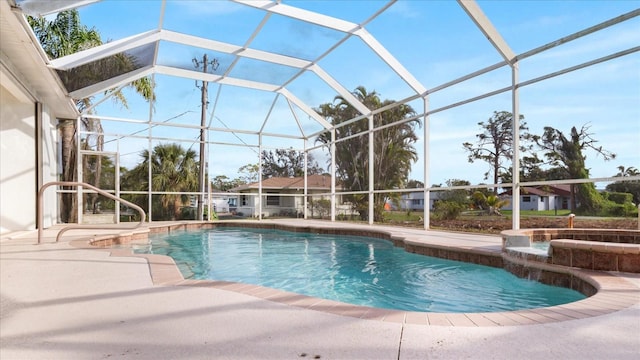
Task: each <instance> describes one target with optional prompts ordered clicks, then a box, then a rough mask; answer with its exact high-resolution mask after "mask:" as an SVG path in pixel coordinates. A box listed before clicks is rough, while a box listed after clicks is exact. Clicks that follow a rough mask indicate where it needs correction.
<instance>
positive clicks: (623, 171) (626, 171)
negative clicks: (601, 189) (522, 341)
mask: <svg viewBox="0 0 640 360" xmlns="http://www.w3.org/2000/svg"><path fill="white" fill-rule="evenodd" d="M636 175H640V171H639V170H638V169H636V168H635V167H633V166H629V167H625V166H624V165H620V166H618V173H617V174H616V175H615V176H636Z"/></svg>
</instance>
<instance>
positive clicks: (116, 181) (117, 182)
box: [113, 139, 120, 224]
mask: <svg viewBox="0 0 640 360" xmlns="http://www.w3.org/2000/svg"><path fill="white" fill-rule="evenodd" d="M115 157H116V159H115V165H116V166H115V167H116V168H115V172H116V175H115V177H116V178H115V179H113V180H114V184H115V186H114V187H115V189H114V190H115V192H116V197H117V198H118V199H120V139H118V141H116V154H115ZM115 216H116V224H120V200H116V206H115Z"/></svg>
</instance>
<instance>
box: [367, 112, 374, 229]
mask: <svg viewBox="0 0 640 360" xmlns="http://www.w3.org/2000/svg"><path fill="white" fill-rule="evenodd" d="M367 119H368V120H369V225H372V224H373V216H374V214H375V212H374V208H373V207H374V193H373V190H374V181H373V178H374V175H375V174H374V169H375V166H374V165H375V164H374V161H375V147H374V143H373V141H374V138H375V137H374V136H373V135H374V133H373V115H369V116H368V117H367Z"/></svg>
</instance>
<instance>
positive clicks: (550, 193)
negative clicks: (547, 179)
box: [500, 185, 571, 211]
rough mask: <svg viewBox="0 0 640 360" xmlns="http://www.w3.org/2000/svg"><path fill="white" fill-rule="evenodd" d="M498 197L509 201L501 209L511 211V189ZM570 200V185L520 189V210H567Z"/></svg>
mask: <svg viewBox="0 0 640 360" xmlns="http://www.w3.org/2000/svg"><path fill="white" fill-rule="evenodd" d="M500 197H501V198H502V199H508V200H509V204H508V205H506V206H504V207H502V209H504V210H512V209H513V205H512V204H513V197H512V191H511V189H509V190H507V191H505V192H504V193H502V194H501V195H500ZM570 199H571V187H570V185H542V186H536V187H523V188H522V189H520V210H535V211H545V210H560V209H568V208H569V202H570Z"/></svg>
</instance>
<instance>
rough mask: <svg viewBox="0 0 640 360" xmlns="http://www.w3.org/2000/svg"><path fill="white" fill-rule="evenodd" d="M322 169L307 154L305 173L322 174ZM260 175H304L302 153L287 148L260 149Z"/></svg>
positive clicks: (311, 156)
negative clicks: (273, 150) (274, 149)
mask: <svg viewBox="0 0 640 360" xmlns="http://www.w3.org/2000/svg"><path fill="white" fill-rule="evenodd" d="M323 172H324V170H323V169H322V168H321V167H320V166H319V165H318V163H317V162H316V161H315V160H314V158H313V155H312V154H308V155H307V174H309V175H315V174H322V173H323ZM262 176H264V177H266V178H270V177H299V176H304V153H302V152H299V151H296V150H293V149H289V150H285V149H278V150H276V151H275V152H272V151H266V150H263V151H262Z"/></svg>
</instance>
